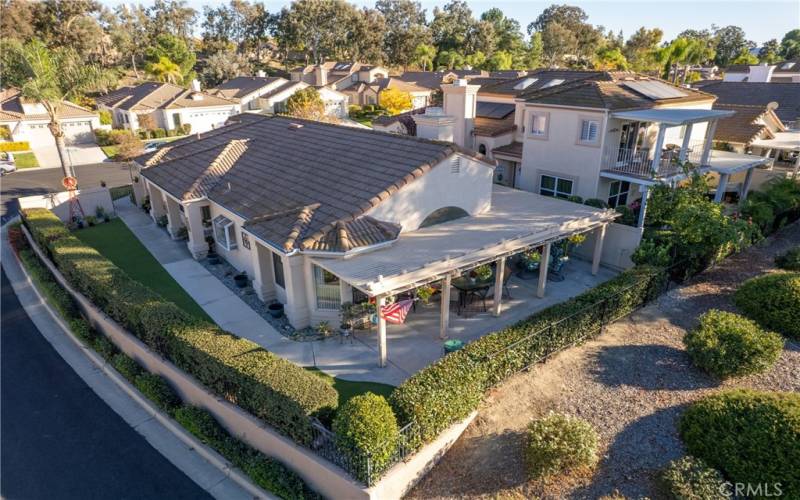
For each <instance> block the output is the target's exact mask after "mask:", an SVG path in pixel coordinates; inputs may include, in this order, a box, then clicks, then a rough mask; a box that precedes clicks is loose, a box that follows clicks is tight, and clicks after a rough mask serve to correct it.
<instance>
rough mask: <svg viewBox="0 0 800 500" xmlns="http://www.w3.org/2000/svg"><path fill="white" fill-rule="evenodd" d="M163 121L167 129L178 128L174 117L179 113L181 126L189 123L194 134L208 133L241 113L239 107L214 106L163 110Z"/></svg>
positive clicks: (163, 126)
mask: <svg viewBox="0 0 800 500" xmlns="http://www.w3.org/2000/svg"><path fill="white" fill-rule="evenodd" d="M162 113H163V117H162V118H161V120H162V121H163V123H164V125H161V126H162V128H165V129H174V128H176V124H175V120H174V115H175V114H176V113H177V114H179V115H180V117H181V124H185V123H188V124H190V125H191V126H192V133H193V134H196V133H198V132H208V131H209V130H213V129H215V128H219V127H221V126H223V125H225V122H226V121H227V120H228V118H230V117H231V116H233V115H236V114H238V113H239V106H238V105H233V104H232V105H230V106H213V107H205V108H199V107H198V108H181V109H167V110H163V111H162Z"/></svg>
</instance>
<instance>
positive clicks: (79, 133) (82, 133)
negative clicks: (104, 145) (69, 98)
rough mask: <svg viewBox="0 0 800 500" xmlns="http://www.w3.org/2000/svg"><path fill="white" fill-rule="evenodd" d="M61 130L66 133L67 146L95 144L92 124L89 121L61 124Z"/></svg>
mask: <svg viewBox="0 0 800 500" xmlns="http://www.w3.org/2000/svg"><path fill="white" fill-rule="evenodd" d="M61 129H62V130H63V131H64V141H65V142H66V143H67V144H91V143H92V142H94V134H93V133H92V122H90V121H88V120H87V121H80V122H79V121H76V122H64V123H62V124H61Z"/></svg>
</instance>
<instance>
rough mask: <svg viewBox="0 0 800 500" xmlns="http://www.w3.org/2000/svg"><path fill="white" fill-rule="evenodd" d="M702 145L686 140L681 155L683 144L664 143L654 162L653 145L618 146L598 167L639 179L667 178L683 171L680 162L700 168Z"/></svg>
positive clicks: (699, 142)
mask: <svg viewBox="0 0 800 500" xmlns="http://www.w3.org/2000/svg"><path fill="white" fill-rule="evenodd" d="M703 146H704V141H702V140H700V141H692V142H689V143H688V144H686V149H685V152H683V154H681V148H682V147H683V145H680V146H678V145H667V147H666V148H663V149H662V150H661V151H660V153H659V155H658V160H657V161H655V162H654V161H653V159H654V154H653V148H644V147H637V148H618V149H615V150H612V151H609V152H608V153H606V155H605V157H604V158H603V164H602V169H603V170H605V171H608V172H611V173H615V174H622V175H629V176H634V177H637V178H642V179H668V178H670V177H674V176H677V175H681V174H683V173H684V168H683V166H682V164H683V163H684V162H689V163H691V164H692V165H694V166H695V167H703V165H702V162H703Z"/></svg>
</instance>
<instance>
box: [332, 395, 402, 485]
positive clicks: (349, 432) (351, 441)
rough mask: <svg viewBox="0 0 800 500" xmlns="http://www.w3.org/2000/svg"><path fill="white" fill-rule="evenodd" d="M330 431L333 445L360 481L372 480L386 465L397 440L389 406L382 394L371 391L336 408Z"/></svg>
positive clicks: (397, 433) (398, 437)
mask: <svg viewBox="0 0 800 500" xmlns="http://www.w3.org/2000/svg"><path fill="white" fill-rule="evenodd" d="M333 432H335V433H336V444H337V445H338V446H339V449H340V450H341V452H342V453H344V454H345V455H347V456H348V457H349V458H350V460H351V463H353V464H354V465H355V467H354V469H356V470H357V471H358V473H357V475H359V476H360V477H359V479H361V480H362V481H366V480H367V478H369V479H374V478H375V477H377V476H379V475H380V473H381V472H382V471H384V470H385V469H386V468H387V467H388V466H389V465H390V463H391V459H392V457H393V456H394V453H395V451H396V450H397V445H398V443H399V442H400V429H399V427H398V426H397V419H396V418H395V416H394V412H392V408H391V407H390V406H389V403H388V402H387V401H386V399H385V398H384V397H383V396H378V395H377V394H373V393H371V392H368V393H366V394H362V395H360V396H355V397H353V398H351V399H350V400H349V401H347V402H346V403H345V404H344V406H342V407H341V408H339V410H338V411H337V412H336V417H335V418H334V420H333ZM367 457H369V467H368V466H367V460H366V458H367Z"/></svg>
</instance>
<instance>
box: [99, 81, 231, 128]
mask: <svg viewBox="0 0 800 500" xmlns="http://www.w3.org/2000/svg"><path fill="white" fill-rule="evenodd" d="M96 102H97V107H98V109H107V110H109V111H110V112H111V116H112V120H113V124H114V126H115V127H117V128H126V129H130V130H138V129H140V128H144V125H145V124H143V123H142V121H143V120H144V118H142V117H143V116H149V117H150V119H151V121H152V123H151V124H150V125H149V126H151V127H152V128H162V129H164V130H173V129H177V128H180V127H181V126H183V125H189V126H190V127H191V132H207V131H209V130H212V129H214V128H217V127H221V126H222V125H224V124H225V122H226V121H227V120H228V118H230V117H231V116H233V115H236V114H239V112H240V106H239V103H237V102H235V101H233V100H231V99H228V98H226V97H221V96H218V95H214V94H211V93H208V92H203V91H201V90H200V84H199V82H197V81H196V80H195V81H194V82H192V88H191V89H187V88H184V87H180V86H178V85H173V84H171V83H159V82H145V83H142V84H139V85H136V86H135V87H123V88H120V89H117V90H114V91H111V92H109V93H108V94H106V95H104V96H100V97H98V98H97V99H96Z"/></svg>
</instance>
